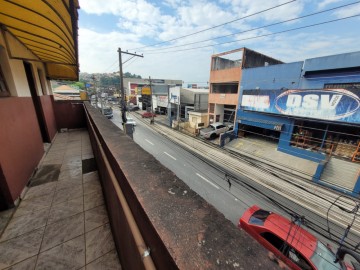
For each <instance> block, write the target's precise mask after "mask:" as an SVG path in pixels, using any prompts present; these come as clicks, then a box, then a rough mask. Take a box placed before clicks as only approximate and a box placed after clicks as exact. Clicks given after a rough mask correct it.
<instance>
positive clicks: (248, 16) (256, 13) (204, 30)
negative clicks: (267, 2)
mask: <svg viewBox="0 0 360 270" xmlns="http://www.w3.org/2000/svg"><path fill="white" fill-rule="evenodd" d="M296 1H297V0H291V1H288V2H285V3H282V4H279V5H276V6H273V7H271V8H267V9H264V10H261V11H258V12H255V13H252V14H250V15H247V16H243V17H241V18H238V19H235V20H231V21H228V22H225V23H222V24H218V25H215V26H212V27H209V28H206V29H203V30H200V31H197V32H194V33H191V34H187V35H184V36H180V37H177V38H173V39H169V40H166V41H162V42H158V43H155V44H151V45H146V46H143V47H137V48H133V49H131V50H139V49H143V48H147V47H152V46H156V45H160V44H164V43H168V42H171V41H175V40H178V39H181V38H184V37H189V36H193V35H196V34H199V33H203V32H206V31H209V30H212V29H215V28H218V27H221V26H224V25H227V24H230V23H233V22H236V21H240V20H243V19H246V18H250V17H252V16H255V15H258V14H261V13H264V12H266V11H269V10H272V9H276V8H279V7H281V6H284V5H287V4H290V3H292V2H296Z"/></svg>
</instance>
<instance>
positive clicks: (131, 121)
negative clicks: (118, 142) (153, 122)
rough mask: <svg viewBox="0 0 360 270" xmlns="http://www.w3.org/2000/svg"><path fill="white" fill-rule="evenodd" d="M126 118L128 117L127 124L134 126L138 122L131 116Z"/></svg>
mask: <svg viewBox="0 0 360 270" xmlns="http://www.w3.org/2000/svg"><path fill="white" fill-rule="evenodd" d="M126 119H127V121H126V123H127V124H132V125H133V126H136V122H135V120H134V119H132V118H131V117H127V118H126Z"/></svg>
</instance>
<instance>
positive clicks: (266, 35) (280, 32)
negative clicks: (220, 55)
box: [148, 14, 360, 54]
mask: <svg viewBox="0 0 360 270" xmlns="http://www.w3.org/2000/svg"><path fill="white" fill-rule="evenodd" d="M358 16H360V14H356V15H352V16H348V17H343V18H339V19H335V20H329V21H325V22H321V23H314V24H309V25H305V26H301V27H296V28H291V29H287V30H283V31H278V32H274V33H270V34H264V35H259V36H254V37H249V38H243V39H236V40H233V41H227V42H222V43H216V44H212V45H205V46H200V47H194V48H188V49H182V50H176V51H161V52H153V53H148V54H159V53H175V52H182V51H190V50H196V49H202V48H208V47H214V46H218V45H224V44H229V43H234V42H238V41H244V40H251V39H256V38H262V37H268V36H274V35H278V34H283V33H287V32H292V31H296V30H300V29H304V28H310V27H314V26H318V25H323V24H328V23H332V22H338V21H342V20H346V19H350V18H355V17H358Z"/></svg>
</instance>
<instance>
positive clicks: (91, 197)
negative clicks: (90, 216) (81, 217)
mask: <svg viewBox="0 0 360 270" xmlns="http://www.w3.org/2000/svg"><path fill="white" fill-rule="evenodd" d="M103 204H104V198H103V195H102V193H101V192H94V193H90V194H87V195H84V209H85V211H86V210H89V209H92V208H94V207H96V206H100V205H103Z"/></svg>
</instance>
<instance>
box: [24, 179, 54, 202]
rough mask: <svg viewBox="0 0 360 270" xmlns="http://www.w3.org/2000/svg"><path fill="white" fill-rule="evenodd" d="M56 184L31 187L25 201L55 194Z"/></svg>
mask: <svg viewBox="0 0 360 270" xmlns="http://www.w3.org/2000/svg"><path fill="white" fill-rule="evenodd" d="M56 184H57V183H56V182H51V183H46V184H43V185H40V186H36V187H31V188H29V190H28V191H27V192H26V194H25V196H24V200H28V199H32V198H36V197H40V196H45V195H51V194H53V193H54V191H55V188H56Z"/></svg>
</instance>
